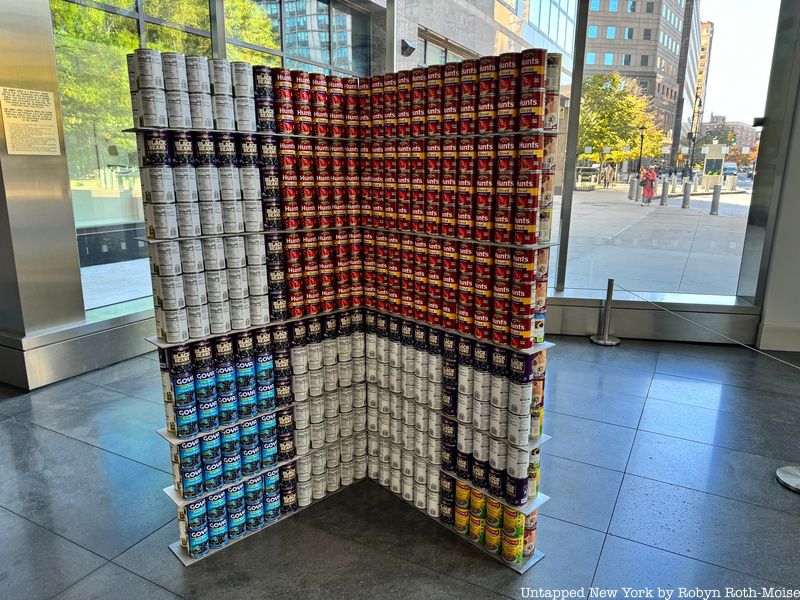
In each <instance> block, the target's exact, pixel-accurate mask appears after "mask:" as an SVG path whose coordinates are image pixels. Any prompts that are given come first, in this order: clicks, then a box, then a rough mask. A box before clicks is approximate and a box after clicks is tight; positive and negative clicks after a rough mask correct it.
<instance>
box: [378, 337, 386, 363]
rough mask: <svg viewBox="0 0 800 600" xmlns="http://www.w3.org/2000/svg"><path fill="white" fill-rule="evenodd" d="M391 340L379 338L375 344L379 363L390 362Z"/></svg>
mask: <svg viewBox="0 0 800 600" xmlns="http://www.w3.org/2000/svg"><path fill="white" fill-rule="evenodd" d="M388 346H389V340H387V339H386V338H385V337H379V338H377V341H376V343H375V358H377V359H378V362H379V363H387V364H388V362H389V348H388Z"/></svg>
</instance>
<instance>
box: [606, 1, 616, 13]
mask: <svg viewBox="0 0 800 600" xmlns="http://www.w3.org/2000/svg"><path fill="white" fill-rule="evenodd" d="M608 12H617V0H608Z"/></svg>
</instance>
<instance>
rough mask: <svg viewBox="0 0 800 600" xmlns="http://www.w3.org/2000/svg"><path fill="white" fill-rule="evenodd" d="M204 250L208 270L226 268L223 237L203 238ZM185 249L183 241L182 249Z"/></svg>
mask: <svg viewBox="0 0 800 600" xmlns="http://www.w3.org/2000/svg"><path fill="white" fill-rule="evenodd" d="M201 245H202V250H203V262H204V263H205V269H206V270H207V271H217V270H219V269H224V268H225V267H226V264H225V246H224V244H223V242H222V238H205V239H203V240H201ZM182 249H183V242H181V250H182Z"/></svg>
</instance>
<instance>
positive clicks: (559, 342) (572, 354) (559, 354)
mask: <svg viewBox="0 0 800 600" xmlns="http://www.w3.org/2000/svg"><path fill="white" fill-rule="evenodd" d="M548 340H549V341H551V342H554V343H555V345H556V346H555V348H552V349H551V350H548V351H547V356H548V359H552V360H554V361H557V360H559V359H561V358H567V359H572V360H584V361H587V362H593V363H600V364H602V365H603V366H609V365H614V366H617V367H627V368H634V369H637V370H644V371H650V372H651V373H652V372H653V370H654V369H655V366H656V362H657V361H658V353H657V352H654V351H652V350H651V349H649V348H647V347H646V346H643V345H642V344H641V343H638V344H633V343H631V342H628V341H627V340H626V342H625V344H622V345H620V346H615V347H611V346H598V345H597V344H593V343H592V342H590V341H589V338H588V337H586V336H575V335H554V336H551V337H548ZM555 364H558V363H555Z"/></svg>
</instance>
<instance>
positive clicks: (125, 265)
mask: <svg viewBox="0 0 800 600" xmlns="http://www.w3.org/2000/svg"><path fill="white" fill-rule="evenodd" d="M81 283H82V284H83V304H84V308H86V310H89V309H92V308H97V307H98V306H108V305H110V304H117V303H119V302H126V301H127V300H133V299H135V298H144V297H145V296H150V295H151V294H152V293H153V289H152V287H150V259H148V258H137V259H135V260H125V261H122V262H116V263H110V264H107V265H94V266H91V267H81Z"/></svg>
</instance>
